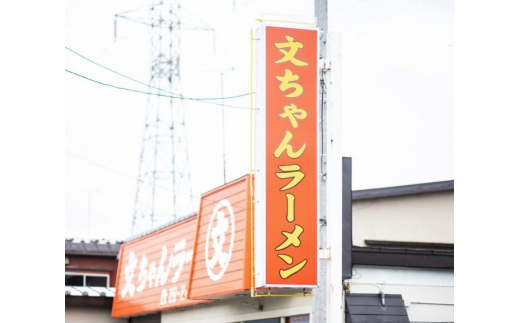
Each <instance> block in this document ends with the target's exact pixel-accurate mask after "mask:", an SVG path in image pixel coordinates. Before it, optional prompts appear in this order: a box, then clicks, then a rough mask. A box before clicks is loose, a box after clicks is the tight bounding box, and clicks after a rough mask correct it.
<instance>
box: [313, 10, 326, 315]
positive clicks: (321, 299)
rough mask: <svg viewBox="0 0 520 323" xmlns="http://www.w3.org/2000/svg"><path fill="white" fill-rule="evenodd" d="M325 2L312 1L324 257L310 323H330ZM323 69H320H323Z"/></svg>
mask: <svg viewBox="0 0 520 323" xmlns="http://www.w3.org/2000/svg"><path fill="white" fill-rule="evenodd" d="M327 7H328V5H327V0H314V15H315V16H316V18H317V23H318V27H319V28H320V34H319V37H320V53H319V64H320V71H322V73H320V82H321V84H320V93H319V95H320V98H321V100H320V118H321V122H320V145H321V147H319V148H320V153H321V158H320V161H321V162H320V175H321V181H320V185H319V190H320V201H319V211H320V214H319V216H320V227H319V241H318V243H319V248H320V255H322V252H323V251H324V252H325V256H323V255H322V256H320V259H319V266H318V285H319V288H316V289H315V290H314V295H315V296H314V298H313V300H312V313H311V322H313V323H326V322H330V320H329V321H328V320H327V317H328V316H327V290H328V289H327V286H328V283H327V272H328V266H329V261H328V259H327V256H326V254H327V252H328V250H327V235H326V233H327V230H326V229H327V212H326V202H327V191H326V180H327V179H326V170H325V165H326V163H327V157H326V156H327V150H326V149H327V145H324V134H325V133H326V129H327V126H326V122H324V120H327V111H326V110H327V109H326V105H325V102H326V95H325V92H324V85H325V83H324V81H325V80H324V79H323V78H322V77H323V76H324V72H325V70H324V68H325V66H324V62H325V57H326V54H327V47H326V37H327V32H328V14H327ZM322 69H323V70H322Z"/></svg>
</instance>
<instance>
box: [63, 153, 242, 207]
mask: <svg viewBox="0 0 520 323" xmlns="http://www.w3.org/2000/svg"><path fill="white" fill-rule="evenodd" d="M65 152H66V153H67V154H69V155H71V156H73V157H76V158H77V159H81V160H83V161H86V162H88V163H91V164H93V165H96V166H98V167H100V168H103V169H104V170H106V171H108V172H111V173H114V174H117V175H120V176H123V177H126V178H129V179H132V180H134V181H138V182H141V183H143V184H147V185H150V186H153V187H157V188H161V189H163V190H167V191H172V192H174V190H172V189H171V188H167V187H164V186H160V185H157V184H153V183H150V182H147V181H143V180H142V179H139V178H135V177H134V176H130V175H127V174H125V173H121V172H119V171H117V170H115V169H112V168H109V167H107V166H105V165H103V164H100V163H98V162H95V161H92V160H90V159H87V158H85V157H82V156H79V155H77V154H75V153H73V152H70V151H68V150H65ZM176 193H177V194H182V195H186V196H190V197H194V198H201V199H202V196H196V195H192V194H188V193H184V192H176ZM204 200H206V201H209V202H214V203H217V202H218V201H217V200H211V199H208V198H207V197H205V198H204ZM234 208H235V209H237V210H239V211H244V210H247V208H243V207H239V206H234Z"/></svg>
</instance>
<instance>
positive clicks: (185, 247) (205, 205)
mask: <svg viewBox="0 0 520 323" xmlns="http://www.w3.org/2000/svg"><path fill="white" fill-rule="evenodd" d="M249 183H250V176H249V175H247V176H244V177H241V178H239V179H237V180H235V181H233V182H231V183H228V184H226V185H223V186H221V187H219V188H216V189H214V190H212V191H210V192H208V193H206V194H204V195H202V197H201V203H200V210H199V214H198V215H197V217H192V218H189V219H187V220H184V221H181V222H179V223H176V224H173V225H171V226H169V227H167V228H164V229H162V230H159V231H157V232H153V233H151V234H149V235H146V236H144V237H141V238H139V239H137V240H134V241H131V242H128V243H125V244H123V245H122V246H121V252H120V258H119V267H118V271H117V281H116V295H115V297H114V302H113V307H112V317H127V316H134V315H138V314H143V313H148V312H156V311H162V310H167V309H171V308H175V307H181V306H183V307H184V306H190V305H194V304H198V303H201V302H208V301H207V300H204V299H210V298H217V297H220V296H225V295H229V294H236V293H240V292H244V291H248V290H249V288H250V286H251V282H250V279H251V266H250V264H251V226H250V223H251V222H250V216H251V213H250V212H251V203H250V200H251V197H250V195H249V194H250V186H249V185H250V184H249Z"/></svg>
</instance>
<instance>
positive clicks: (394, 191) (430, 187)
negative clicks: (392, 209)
mask: <svg viewBox="0 0 520 323" xmlns="http://www.w3.org/2000/svg"><path fill="white" fill-rule="evenodd" d="M454 189H455V181H454V180H449V181H442V182H433V183H423V184H412V185H403V186H393V187H384V188H373V189H367V190H357V191H352V200H354V201H356V200H368V199H377V198H382V197H393V196H403V195H413V194H424V193H434V192H445V191H453V190H454Z"/></svg>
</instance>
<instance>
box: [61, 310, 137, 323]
mask: <svg viewBox="0 0 520 323" xmlns="http://www.w3.org/2000/svg"><path fill="white" fill-rule="evenodd" d="M111 312H112V310H111V309H109V308H97V307H73V306H66V307H65V322H66V323H92V322H96V323H124V322H128V320H126V319H113V318H112V317H110V314H111Z"/></svg>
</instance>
